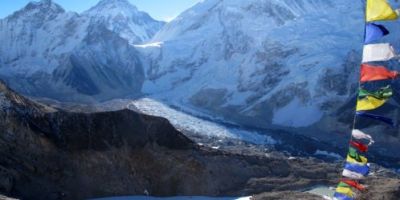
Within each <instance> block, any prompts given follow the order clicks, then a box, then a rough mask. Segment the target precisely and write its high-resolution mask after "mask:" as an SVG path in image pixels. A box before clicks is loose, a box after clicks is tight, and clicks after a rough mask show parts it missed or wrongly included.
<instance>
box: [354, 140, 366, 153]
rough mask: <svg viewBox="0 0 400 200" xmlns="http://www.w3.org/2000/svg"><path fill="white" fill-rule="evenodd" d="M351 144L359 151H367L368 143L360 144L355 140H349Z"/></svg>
mask: <svg viewBox="0 0 400 200" xmlns="http://www.w3.org/2000/svg"><path fill="white" fill-rule="evenodd" d="M350 144H351V146H353V147H355V148H356V149H358V150H359V151H360V152H367V151H368V145H365V144H362V143H361V142H356V141H350Z"/></svg>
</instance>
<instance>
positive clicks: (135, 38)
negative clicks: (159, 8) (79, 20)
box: [83, 0, 165, 44]
mask: <svg viewBox="0 0 400 200" xmlns="http://www.w3.org/2000/svg"><path fill="white" fill-rule="evenodd" d="M83 15H84V16H86V17H88V18H90V19H91V21H93V22H94V23H96V24H104V25H105V26H106V27H107V29H109V30H111V31H113V32H115V33H118V34H119V35H120V36H121V37H122V38H124V39H127V40H129V42H130V43H131V44H138V43H142V42H144V41H148V40H150V39H151V38H152V37H153V36H154V35H155V34H156V32H158V31H159V30H160V29H161V28H162V27H163V26H164V24H165V23H164V22H160V21H155V20H154V19H153V18H151V17H150V15H148V14H147V13H145V12H141V11H139V10H138V9H137V8H136V7H135V6H134V5H132V4H130V3H129V2H128V1H127V0H103V1H100V2H99V3H98V4H97V5H96V6H94V7H92V8H91V9H89V10H88V11H86V12H84V13H83Z"/></svg>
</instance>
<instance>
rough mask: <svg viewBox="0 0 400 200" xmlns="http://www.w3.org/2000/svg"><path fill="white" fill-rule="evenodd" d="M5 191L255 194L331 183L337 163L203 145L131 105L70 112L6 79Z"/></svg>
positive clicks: (0, 126)
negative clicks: (34, 99) (32, 96)
mask: <svg viewBox="0 0 400 200" xmlns="http://www.w3.org/2000/svg"><path fill="white" fill-rule="evenodd" d="M0 97H1V98H0V105H1V109H0V118H1V120H0V155H1V156H0V174H1V175H0V177H1V178H0V193H2V194H5V195H8V196H13V197H18V198H21V199H85V198H93V197H104V196H118V195H135V194H144V193H145V191H148V192H149V193H150V194H151V195H158V196H170V195H211V196H215V195H216V196H218V195H249V194H254V193H261V192H264V191H275V190H277V191H280V190H296V189H302V188H307V187H310V186H313V185H318V184H333V183H334V181H335V178H334V177H337V173H338V171H337V168H336V167H337V166H335V165H330V164H327V163H324V162H322V161H319V160H313V159H311V160H306V159H300V158H299V159H294V160H288V159H287V158H286V157H284V156H282V155H280V154H278V153H274V154H271V155H272V156H271V155H270V156H269V157H266V156H265V155H263V154H258V155H255V154H253V155H247V156H245V155H240V154H233V153H228V152H219V151H215V150H210V149H207V148H202V147H199V146H197V145H196V144H195V143H193V142H191V141H190V140H189V139H188V138H187V137H185V136H184V135H183V134H181V133H180V132H178V131H177V130H176V129H174V128H173V127H172V126H171V125H170V124H169V122H168V121H167V120H165V119H162V118H158V117H151V116H146V115H142V114H138V113H135V112H133V111H130V110H121V111H115V112H103V113H91V114H88V113H86V114H83V113H69V112H65V111H62V110H56V109H53V108H50V107H47V106H45V105H40V104H37V103H35V102H32V101H30V100H28V99H26V98H24V97H21V96H19V95H17V94H16V93H14V92H13V91H11V90H9V89H8V88H7V87H6V86H5V85H4V84H0Z"/></svg>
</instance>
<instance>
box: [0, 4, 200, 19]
mask: <svg viewBox="0 0 400 200" xmlns="http://www.w3.org/2000/svg"><path fill="white" fill-rule="evenodd" d="M30 1H32V0H0V18H4V17H6V16H8V15H10V14H11V13H13V12H14V11H16V10H19V9H21V8H22V7H24V6H25V5H26V4H28V3H29V2H30ZM53 1H54V2H56V3H58V4H60V5H61V6H62V7H63V8H64V9H65V10H67V11H76V12H78V13H80V12H82V11H84V10H87V9H89V8H90V7H92V6H94V5H96V3H97V2H99V0H53ZM129 1H130V2H131V3H132V4H134V5H136V6H137V7H138V9H139V10H141V11H145V12H147V13H149V14H150V15H151V16H152V17H153V18H155V19H158V20H164V21H169V20H171V19H172V18H174V17H176V16H177V15H179V14H180V13H181V12H182V11H184V10H186V9H188V8H190V7H191V6H193V5H194V4H196V3H197V2H200V1H202V0H129Z"/></svg>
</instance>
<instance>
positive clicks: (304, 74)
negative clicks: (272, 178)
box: [0, 0, 398, 141]
mask: <svg viewBox="0 0 400 200" xmlns="http://www.w3.org/2000/svg"><path fill="white" fill-rule="evenodd" d="M362 7H363V5H362V1H351V2H349V1H348V0H246V1H243V0H204V1H202V2H201V3H198V4H197V5H195V6H194V7H192V8H190V9H188V10H187V11H185V12H184V13H182V14H181V15H180V16H178V17H177V18H176V19H175V20H173V21H172V22H170V23H168V24H166V25H165V26H163V22H158V21H156V20H153V19H152V18H151V17H150V16H149V15H147V14H146V13H143V12H140V11H138V10H137V8H136V7H135V6H133V5H130V4H129V3H128V2H127V0H102V1H100V2H99V3H98V4H97V5H96V6H94V7H93V8H91V9H89V10H88V11H86V12H84V13H82V14H77V13H73V12H65V11H64V10H63V9H62V8H61V7H60V6H58V5H56V4H54V3H53V2H51V1H49V0H42V1H40V2H32V3H30V4H28V5H27V6H26V7H25V8H24V9H22V10H20V11H17V12H16V13H14V14H13V15H11V16H9V17H7V18H5V19H2V20H0V78H2V79H5V80H6V81H7V82H8V83H9V84H10V85H11V86H12V87H13V88H14V89H16V90H17V91H19V92H22V93H23V94H27V95H31V96H37V97H49V98H54V99H58V100H61V101H79V102H87V101H91V100H93V101H103V100H106V99H111V98H117V97H123V96H128V95H130V96H134V97H136V96H139V95H140V96H147V97H149V98H153V99H155V100H157V101H158V102H163V103H166V104H169V105H173V106H178V107H179V108H180V109H181V110H185V109H186V110H195V111H196V112H193V113H199V112H202V113H204V114H206V115H207V116H212V117H214V118H215V117H219V118H222V119H223V120H229V121H232V122H235V123H236V124H240V125H243V126H251V127H261V128H271V127H273V128H274V127H279V128H282V127H290V128H293V127H294V128H298V130H299V132H301V133H304V134H308V135H309V136H313V137H319V136H320V137H321V138H323V139H325V140H329V139H332V138H335V139H336V138H337V137H338V135H337V134H336V133H339V131H340V132H343V129H346V128H347V126H348V125H350V123H349V121H351V119H350V118H351V115H352V114H353V113H352V112H351V111H352V110H351V109H350V108H351V107H354V104H355V102H354V101H353V100H352V95H353V94H354V91H355V89H356V87H357V80H356V78H357V73H358V66H359V63H360V60H361V55H360V51H361V48H362V42H363V38H362V37H363V12H362V10H363V8H362ZM161 26H162V28H161ZM160 28H161V30H160ZM397 35H398V34H397ZM395 36H396V33H394V34H392V37H395ZM346 106H348V107H349V109H342V108H343V107H346ZM342 111H349V113H347V114H346V113H344V115H343V114H342ZM341 122H344V123H341ZM320 131H324V132H325V133H326V132H336V133H335V134H319V133H320ZM330 136H331V137H330ZM392 139H393V138H391V139H390V140H391V141H392ZM397 140H398V139H397V138H396V141H397Z"/></svg>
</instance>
